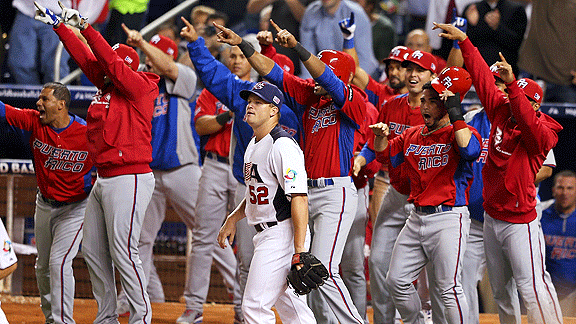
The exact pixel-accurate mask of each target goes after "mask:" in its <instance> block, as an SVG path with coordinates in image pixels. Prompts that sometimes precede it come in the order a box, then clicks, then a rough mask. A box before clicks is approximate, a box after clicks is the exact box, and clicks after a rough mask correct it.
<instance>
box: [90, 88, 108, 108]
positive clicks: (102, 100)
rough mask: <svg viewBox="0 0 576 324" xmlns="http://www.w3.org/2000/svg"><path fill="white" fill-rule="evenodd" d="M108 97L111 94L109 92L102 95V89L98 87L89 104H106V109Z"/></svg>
mask: <svg viewBox="0 0 576 324" xmlns="http://www.w3.org/2000/svg"><path fill="white" fill-rule="evenodd" d="M110 97H111V95H110V94H109V93H107V94H106V95H105V96H103V95H102V90H100V89H98V91H97V92H96V94H95V95H94V99H92V102H91V103H90V105H106V109H108V108H109V107H110Z"/></svg>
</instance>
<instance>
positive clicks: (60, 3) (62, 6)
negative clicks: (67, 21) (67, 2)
mask: <svg viewBox="0 0 576 324" xmlns="http://www.w3.org/2000/svg"><path fill="white" fill-rule="evenodd" d="M58 5H59V6H60V9H66V7H64V5H63V4H62V2H61V1H60V0H58Z"/></svg>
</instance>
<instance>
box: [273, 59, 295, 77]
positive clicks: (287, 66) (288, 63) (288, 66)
mask: <svg viewBox="0 0 576 324" xmlns="http://www.w3.org/2000/svg"><path fill="white" fill-rule="evenodd" d="M274 62H276V64H278V66H280V67H281V68H282V69H283V70H284V71H286V72H288V73H290V74H292V75H294V62H292V60H291V59H290V58H288V56H286V55H282V54H276V55H274Z"/></svg>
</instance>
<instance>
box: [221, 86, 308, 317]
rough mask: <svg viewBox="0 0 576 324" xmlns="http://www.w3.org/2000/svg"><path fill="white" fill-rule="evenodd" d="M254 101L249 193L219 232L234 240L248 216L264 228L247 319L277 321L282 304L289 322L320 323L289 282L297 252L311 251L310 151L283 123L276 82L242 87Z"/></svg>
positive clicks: (245, 307) (245, 305) (249, 110)
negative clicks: (307, 152) (308, 241)
mask: <svg viewBox="0 0 576 324" xmlns="http://www.w3.org/2000/svg"><path fill="white" fill-rule="evenodd" d="M240 96H241V97H242V98H243V99H245V100H247V101H248V105H247V106H246V115H245V119H246V122H247V123H248V124H249V125H250V126H251V127H252V129H253V130H254V137H253V138H252V140H251V141H250V143H249V144H248V147H247V148H246V153H245V155H244V179H245V182H246V197H245V198H244V200H243V201H242V203H240V205H238V207H236V209H235V210H234V211H233V212H232V213H231V214H230V215H229V216H228V218H227V219H226V222H225V223H224V225H223V226H222V228H221V230H220V233H219V234H218V242H219V244H220V246H221V247H222V248H224V247H226V245H227V244H226V241H229V243H232V241H233V240H234V234H235V232H236V223H237V222H238V221H239V220H240V219H242V218H244V217H246V218H247V220H248V224H249V225H251V226H254V228H255V229H256V231H257V232H258V233H257V234H256V236H254V240H253V242H254V256H253V257H252V262H251V264H250V271H249V273H248V280H247V282H246V289H245V291H244V298H243V300H242V311H243V313H244V320H245V322H246V323H276V317H275V315H274V311H273V310H272V306H276V310H277V311H278V313H279V315H280V318H281V319H282V322H284V323H306V324H307V323H316V320H315V319H314V316H313V314H312V311H311V310H310V309H309V308H308V306H307V305H306V298H305V297H303V296H297V295H295V294H294V293H293V292H292V290H291V289H288V287H287V285H286V276H287V275H288V273H289V271H290V263H291V258H292V255H293V254H294V253H300V252H304V251H307V248H306V236H307V225H308V195H307V193H308V186H307V180H306V179H307V177H306V170H305V168H304V154H303V153H302V150H301V149H300V147H299V146H298V144H297V143H296V141H294V139H293V138H292V137H291V136H290V135H288V133H287V132H285V131H283V130H282V128H281V127H280V126H279V125H278V120H279V117H280V116H279V114H280V109H279V107H280V106H281V105H282V102H283V101H284V96H283V95H282V92H280V90H278V88H276V87H275V86H274V85H272V84H269V83H266V82H259V83H257V84H256V85H254V87H253V88H252V90H242V91H241V92H240Z"/></svg>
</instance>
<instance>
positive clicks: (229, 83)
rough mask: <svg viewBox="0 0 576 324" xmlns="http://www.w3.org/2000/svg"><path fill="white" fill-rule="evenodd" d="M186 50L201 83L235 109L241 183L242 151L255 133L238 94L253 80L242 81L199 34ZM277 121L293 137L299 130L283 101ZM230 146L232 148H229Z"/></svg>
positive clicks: (234, 171)
mask: <svg viewBox="0 0 576 324" xmlns="http://www.w3.org/2000/svg"><path fill="white" fill-rule="evenodd" d="M188 53H189V54H190V59H191V60H192V63H194V67H195V68H196V73H198V76H199V77H200V79H201V80H202V82H203V83H204V86H205V87H206V89H208V91H210V92H211V93H212V94H213V95H214V96H215V97H216V98H218V100H220V102H222V103H223V104H224V105H226V106H227V107H228V109H230V110H231V111H232V112H233V113H234V126H233V128H232V129H233V132H234V138H235V139H236V146H235V147H234V148H233V149H234V162H233V164H232V174H233V175H234V178H236V180H238V182H240V183H242V184H243V183H244V173H243V166H244V152H246V147H247V146H248V143H249V142H250V139H251V138H252V135H253V134H254V131H253V130H252V127H250V125H248V124H247V123H246V122H245V121H244V115H245V114H246V100H244V99H242V98H240V91H242V90H250V89H252V87H253V86H254V84H255V82H251V81H242V80H240V79H239V78H238V77H237V76H236V75H234V74H232V72H230V70H229V69H228V68H227V67H226V66H225V65H224V64H222V63H220V62H219V61H218V60H216V59H215V58H214V56H212V54H210V51H209V50H208V48H206V46H204V39H203V38H202V37H198V40H196V41H194V42H190V43H188ZM279 123H280V125H281V127H282V128H283V129H284V130H285V131H286V132H288V133H289V134H290V135H291V136H293V137H294V138H295V139H297V138H298V136H299V133H300V129H301V128H300V123H299V121H298V118H297V117H296V115H295V114H294V112H292V110H290V108H288V107H286V106H285V105H282V107H280V122H279ZM231 149H232V148H231Z"/></svg>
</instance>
